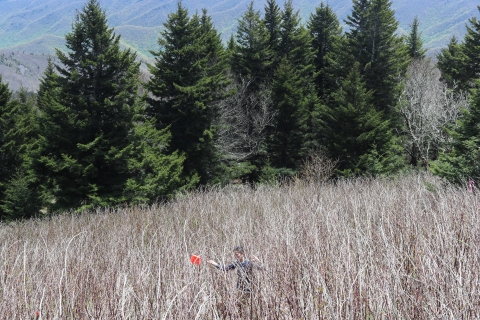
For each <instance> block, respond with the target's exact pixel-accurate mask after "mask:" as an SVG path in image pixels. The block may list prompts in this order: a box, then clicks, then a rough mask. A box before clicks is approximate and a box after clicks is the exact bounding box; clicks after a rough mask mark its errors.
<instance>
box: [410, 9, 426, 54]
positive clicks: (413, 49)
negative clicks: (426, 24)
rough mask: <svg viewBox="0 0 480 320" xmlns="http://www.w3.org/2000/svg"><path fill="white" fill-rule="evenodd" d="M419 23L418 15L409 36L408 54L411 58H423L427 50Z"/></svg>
mask: <svg viewBox="0 0 480 320" xmlns="http://www.w3.org/2000/svg"><path fill="white" fill-rule="evenodd" d="M419 24H420V23H419V22H418V17H415V18H414V19H413V22H412V24H411V25H410V34H409V36H408V38H407V45H408V54H409V55H410V58H411V59H423V58H425V52H426V51H427V50H426V49H424V48H423V41H422V39H421V33H420V31H419V30H418V27H419Z"/></svg>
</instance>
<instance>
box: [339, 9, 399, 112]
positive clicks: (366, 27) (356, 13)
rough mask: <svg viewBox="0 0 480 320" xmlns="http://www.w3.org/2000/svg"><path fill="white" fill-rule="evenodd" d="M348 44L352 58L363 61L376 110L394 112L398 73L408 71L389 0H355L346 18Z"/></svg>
mask: <svg viewBox="0 0 480 320" xmlns="http://www.w3.org/2000/svg"><path fill="white" fill-rule="evenodd" d="M346 23H347V25H348V26H349V27H350V30H349V31H348V32H347V33H346V36H347V40H348V43H347V45H348V46H347V48H346V50H349V51H350V54H351V56H352V58H353V59H352V61H355V62H358V63H359V64H360V70H361V72H362V75H363V77H364V81H365V84H366V88H367V89H368V90H369V91H372V94H373V103H374V105H375V107H376V108H377V110H382V111H384V112H386V114H389V115H390V116H391V115H393V108H394V106H395V103H396V100H397V95H398V80H397V79H398V77H399V76H401V75H403V74H404V73H405V72H406V69H407V65H408V59H407V58H408V54H407V52H406V49H407V48H406V46H405V45H404V44H403V41H402V39H401V38H400V37H399V36H397V35H396V31H397V27H398V22H397V20H395V16H394V11H393V10H392V9H391V2H390V1H388V0H371V1H369V0H354V1H353V12H352V15H351V16H349V17H348V18H347V20H346Z"/></svg>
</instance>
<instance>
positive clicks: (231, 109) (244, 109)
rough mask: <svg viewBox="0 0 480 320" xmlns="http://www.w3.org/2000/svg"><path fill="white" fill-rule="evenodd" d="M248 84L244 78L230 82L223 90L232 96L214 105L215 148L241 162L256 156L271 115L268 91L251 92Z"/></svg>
mask: <svg viewBox="0 0 480 320" xmlns="http://www.w3.org/2000/svg"><path fill="white" fill-rule="evenodd" d="M250 83H251V81H249V80H245V79H242V80H241V82H240V83H233V84H232V85H231V86H230V88H228V89H227V90H228V91H231V90H234V91H235V94H233V95H231V96H230V97H228V98H226V99H225V100H223V101H221V102H220V103H219V104H218V106H217V107H218V118H217V122H216V126H217V128H218V131H217V138H216V146H217V148H218V149H219V150H220V152H221V153H223V154H224V155H225V157H226V158H228V159H232V160H245V159H248V158H249V157H250V156H251V155H254V154H256V153H257V152H258V150H259V148H260V146H261V144H262V142H263V140H264V139H265V133H266V128H267V127H268V126H270V125H271V124H272V122H273V118H274V116H275V114H274V112H273V110H272V101H271V98H270V92H269V91H268V90H266V89H264V90H261V91H260V92H251V91H250Z"/></svg>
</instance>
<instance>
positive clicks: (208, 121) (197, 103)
mask: <svg viewBox="0 0 480 320" xmlns="http://www.w3.org/2000/svg"><path fill="white" fill-rule="evenodd" d="M164 26H165V29H164V31H162V32H161V35H160V38H159V40H158V42H159V44H160V50H159V51H156V52H152V54H154V55H155V64H154V65H153V66H151V68H150V72H151V73H152V75H153V76H152V78H151V80H150V81H149V82H148V83H147V88H148V89H149V90H150V92H151V94H152V95H153V98H150V99H148V103H149V105H150V108H149V109H148V114H149V115H150V116H152V117H155V118H156V125H157V128H158V129H160V130H163V129H165V128H167V127H169V128H170V132H171V143H170V146H169V148H168V150H167V151H168V152H169V153H170V154H172V153H173V152H175V151H178V152H179V153H180V154H182V155H184V156H185V162H184V173H183V178H184V179H186V182H187V183H194V184H195V183H197V182H200V183H208V182H209V181H210V180H211V179H213V178H214V175H215V166H216V165H217V164H218V159H217V153H216V150H215V147H214V144H213V141H214V140H213V139H214V135H215V127H214V125H213V119H214V116H215V114H214V112H215V109H214V107H213V104H214V103H215V102H216V101H218V100H220V99H222V98H223V97H224V96H225V90H223V89H224V88H225V87H226V85H227V84H228V78H227V76H226V68H227V54H226V52H225V50H224V49H223V47H222V45H221V41H220V37H219V34H218V33H217V32H216V30H215V29H214V28H213V25H212V23H211V20H210V18H209V17H208V16H207V14H206V12H205V11H204V12H203V16H202V17H199V16H198V15H197V14H195V15H193V16H192V17H189V15H188V11H187V9H185V8H184V7H183V6H182V4H181V3H178V7H177V11H176V12H175V13H172V14H170V15H169V16H168V20H167V21H166V22H165V23H164Z"/></svg>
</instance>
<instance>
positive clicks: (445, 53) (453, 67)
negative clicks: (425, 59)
mask: <svg viewBox="0 0 480 320" xmlns="http://www.w3.org/2000/svg"><path fill="white" fill-rule="evenodd" d="M463 48H464V44H463V43H459V42H458V40H457V38H456V37H455V36H454V37H452V38H451V39H450V42H449V43H448V46H447V47H446V48H443V49H442V50H441V52H440V53H439V54H438V55H437V60H438V62H437V66H438V68H439V69H440V71H441V72H442V80H443V81H445V82H446V83H447V85H448V87H449V88H451V89H454V90H455V91H457V92H458V91H465V90H468V88H469V87H470V86H469V83H470V79H469V77H468V75H467V74H466V73H465V72H464V68H465V65H466V64H467V63H466V60H467V57H466V55H465V53H464V51H463Z"/></svg>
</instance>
